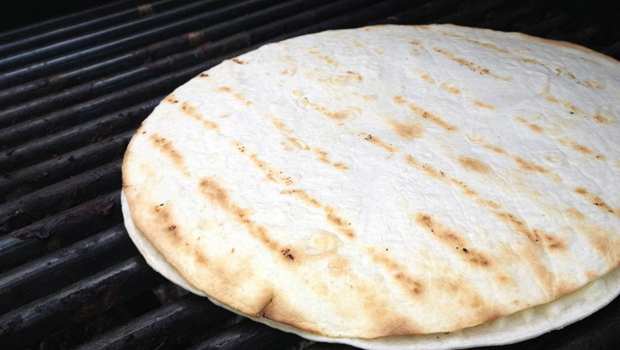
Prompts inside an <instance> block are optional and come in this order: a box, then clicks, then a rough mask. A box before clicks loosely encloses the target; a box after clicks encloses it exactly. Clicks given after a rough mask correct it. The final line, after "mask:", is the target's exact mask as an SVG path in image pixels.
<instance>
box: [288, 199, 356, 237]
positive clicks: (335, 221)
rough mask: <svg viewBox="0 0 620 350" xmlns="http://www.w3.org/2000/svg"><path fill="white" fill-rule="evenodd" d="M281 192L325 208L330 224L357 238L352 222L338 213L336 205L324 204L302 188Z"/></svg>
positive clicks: (341, 231)
mask: <svg viewBox="0 0 620 350" xmlns="http://www.w3.org/2000/svg"><path fill="white" fill-rule="evenodd" d="M280 194H283V195H287V196H294V197H297V198H298V199H300V200H301V201H302V202H304V203H306V204H308V205H310V206H311V207H313V208H316V209H319V210H323V212H324V213H325V220H326V221H327V222H328V223H329V224H330V225H332V226H333V227H334V228H335V229H336V231H338V232H339V233H341V234H343V235H344V236H345V237H347V238H349V239H353V238H355V231H354V230H353V228H352V224H351V222H350V221H347V220H345V219H343V218H342V217H341V216H340V215H339V214H338V210H337V209H336V208H335V207H332V206H329V205H323V204H322V203H321V202H319V201H318V200H317V199H316V198H314V197H312V196H311V195H309V194H308V192H306V191H305V190H302V189H290V190H282V191H280Z"/></svg>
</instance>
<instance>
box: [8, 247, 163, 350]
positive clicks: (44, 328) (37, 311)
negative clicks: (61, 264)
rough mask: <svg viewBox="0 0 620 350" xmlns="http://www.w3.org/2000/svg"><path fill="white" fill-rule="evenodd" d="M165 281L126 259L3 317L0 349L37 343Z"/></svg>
mask: <svg viewBox="0 0 620 350" xmlns="http://www.w3.org/2000/svg"><path fill="white" fill-rule="evenodd" d="M162 280H163V278H162V277H161V276H159V275H158V274H157V273H155V272H154V271H153V270H152V269H151V268H150V267H148V265H147V264H146V262H145V261H144V260H143V259H142V258H139V257H133V258H130V259H127V260H125V261H123V262H121V263H118V264H116V265H113V266H111V267H110V268H108V269H105V270H103V271H101V272H99V273H97V274H94V275H92V276H91V277H88V278H86V279H83V280H81V281H79V282H77V283H74V284H72V285H69V286H67V287H65V288H63V289H61V290H59V291H58V292H56V293H54V294H51V295H49V296H47V297H44V298H41V299H39V300H37V301H35V302H32V303H30V304H28V305H25V306H23V307H21V308H18V309H15V310H13V311H10V312H8V313H5V314H4V315H2V316H0V348H2V349H18V348H21V347H24V346H27V345H30V344H32V343H35V342H36V341H37V340H39V339H41V338H43V337H45V336H47V335H50V334H52V333H54V332H57V331H58V330H60V329H63V328H66V327H68V326H70V325H72V324H75V323H78V322H81V321H83V320H85V319H88V318H90V317H92V316H94V315H98V314H100V313H102V312H104V311H106V310H108V309H109V308H111V307H112V306H114V305H115V304H117V303H120V302H123V301H125V300H127V299H129V298H131V297H133V296H135V295H138V294H140V293H142V292H144V291H146V290H149V289H151V288H153V287H154V286H156V285H157V284H159V283H161V282H162Z"/></svg>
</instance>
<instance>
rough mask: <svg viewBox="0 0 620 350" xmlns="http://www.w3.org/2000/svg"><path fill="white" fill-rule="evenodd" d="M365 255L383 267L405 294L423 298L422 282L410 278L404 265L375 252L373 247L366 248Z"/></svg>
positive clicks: (423, 288)
mask: <svg viewBox="0 0 620 350" xmlns="http://www.w3.org/2000/svg"><path fill="white" fill-rule="evenodd" d="M366 253H367V254H368V255H369V256H370V258H371V260H372V262H373V263H375V264H378V265H381V266H383V267H384V268H385V269H386V270H387V271H388V273H389V274H390V277H392V279H393V280H394V281H396V282H397V283H398V284H399V285H400V286H401V287H402V288H403V290H404V291H405V292H406V293H407V294H409V295H410V296H412V297H414V298H416V299H419V298H421V297H423V296H424V292H425V290H426V288H425V286H424V283H423V282H422V280H420V279H418V278H415V277H413V276H410V275H409V274H408V273H407V269H406V267H405V266H404V265H401V264H399V263H397V262H396V261H394V259H392V258H391V257H390V256H389V255H388V254H387V253H385V252H382V251H377V250H376V249H375V248H373V247H367V248H366Z"/></svg>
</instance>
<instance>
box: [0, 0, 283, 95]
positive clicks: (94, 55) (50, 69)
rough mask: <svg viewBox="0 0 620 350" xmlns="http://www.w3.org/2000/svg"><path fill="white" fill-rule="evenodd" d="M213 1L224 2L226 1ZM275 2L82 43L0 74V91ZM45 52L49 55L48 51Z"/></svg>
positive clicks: (9, 62) (4, 64) (15, 63)
mask: <svg viewBox="0 0 620 350" xmlns="http://www.w3.org/2000/svg"><path fill="white" fill-rule="evenodd" d="M217 1H221V2H226V0H217ZM276 1H277V0H248V1H246V2H243V3H240V4H233V5H229V6H226V7H224V8H219V9H217V10H214V11H210V12H206V13H202V14H198V15H195V16H193V17H190V18H188V19H181V20H179V21H177V22H173V23H169V24H165V25H163V26H159V27H156V28H153V29H149V30H146V31H143V32H139V33H138V34H133V35H129V36H125V37H123V38H122V39H118V40H115V41H111V42H106V43H103V44H101V43H100V42H98V41H95V42H92V41H90V42H85V44H86V43H89V44H91V45H92V44H97V45H96V46H92V47H88V48H83V49H81V50H79V51H75V52H72V53H67V54H65V55H62V56H57V57H54V58H49V59H46V60H45V61H42V62H38V63H35V64H33V65H30V66H25V67H21V68H19V69H16V70H13V71H10V72H5V73H3V74H1V75H0V89H3V88H7V87H10V85H11V84H14V83H15V82H16V81H17V79H16V78H18V77H20V76H23V75H25V74H32V73H36V74H39V75H42V74H52V73H56V72H59V71H60V70H61V69H63V68H67V67H70V66H71V65H76V64H80V65H82V64H86V63H92V62H95V61H97V60H100V59H103V58H106V57H110V56H113V55H117V54H119V53H122V52H125V51H128V50H131V49H135V48H137V47H141V46H145V45H148V44H151V43H153V42H155V41H160V40H165V39H168V38H170V37H173V36H175V35H179V34H182V33H186V32H188V31H192V30H195V29H197V28H200V26H201V25H204V24H205V23H211V24H214V23H219V22H224V21H226V20H229V19H233V18H235V17H237V16H242V15H244V14H245V13H247V12H248V11H254V10H257V9H258V8H260V7H261V6H266V5H269V4H273V3H275V2H276ZM279 1H281V0H279ZM49 50H50V51H51V50H52V49H49ZM46 52H47V51H46ZM27 54H29V55H32V56H28V57H27V60H26V61H27V62H34V61H35V57H39V56H43V54H42V53H36V52H33V53H27ZM37 55H38V56H37ZM48 56H49V55H48ZM14 57H16V56H11V57H8V58H6V59H4V60H0V70H6V69H10V68H15V67H19V65H20V64H22V63H24V61H23V58H22V59H20V60H16V59H15V58H14ZM44 57H47V56H44Z"/></svg>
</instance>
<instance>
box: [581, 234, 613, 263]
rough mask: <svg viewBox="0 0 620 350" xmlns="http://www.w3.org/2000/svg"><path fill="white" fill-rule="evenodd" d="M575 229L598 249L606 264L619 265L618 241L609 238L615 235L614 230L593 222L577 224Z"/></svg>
mask: <svg viewBox="0 0 620 350" xmlns="http://www.w3.org/2000/svg"><path fill="white" fill-rule="evenodd" d="M577 231H579V232H580V233H581V234H582V235H583V236H584V237H585V238H586V239H587V240H588V242H589V243H590V245H591V246H592V247H593V248H594V249H595V250H596V251H598V253H599V255H600V256H601V257H603V258H604V259H605V261H606V262H607V265H609V266H614V267H617V266H618V265H620V241H618V240H611V239H610V237H617V236H616V234H615V232H614V230H612V229H611V228H608V227H602V226H599V225H595V224H588V225H586V224H582V225H578V226H577Z"/></svg>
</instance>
